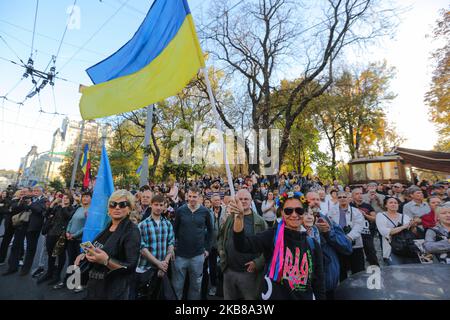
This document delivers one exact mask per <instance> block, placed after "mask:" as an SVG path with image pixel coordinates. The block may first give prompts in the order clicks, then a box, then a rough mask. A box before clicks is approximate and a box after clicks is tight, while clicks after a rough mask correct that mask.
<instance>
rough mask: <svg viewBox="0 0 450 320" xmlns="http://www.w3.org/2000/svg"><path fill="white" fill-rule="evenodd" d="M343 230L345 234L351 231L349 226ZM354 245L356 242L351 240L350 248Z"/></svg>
mask: <svg viewBox="0 0 450 320" xmlns="http://www.w3.org/2000/svg"><path fill="white" fill-rule="evenodd" d="M342 229H343V230H344V233H345V234H349V233H350V231H352V227H350V226H345V227H343V228H342ZM355 244H356V240H352V246H354V245H355Z"/></svg>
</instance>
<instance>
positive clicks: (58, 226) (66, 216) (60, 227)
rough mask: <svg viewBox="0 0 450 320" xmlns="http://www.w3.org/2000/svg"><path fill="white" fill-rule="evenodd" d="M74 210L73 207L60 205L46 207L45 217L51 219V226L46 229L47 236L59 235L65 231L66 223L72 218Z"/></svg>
mask: <svg viewBox="0 0 450 320" xmlns="http://www.w3.org/2000/svg"><path fill="white" fill-rule="evenodd" d="M73 213H74V211H73V207H72V206H69V207H65V208H63V207H61V206H55V207H53V208H50V209H48V217H47V219H51V226H50V229H49V231H48V235H49V236H58V237H59V236H61V234H63V233H65V231H66V228H67V224H68V223H69V221H70V218H72V215H73Z"/></svg>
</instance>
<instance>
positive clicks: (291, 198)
mask: <svg viewBox="0 0 450 320" xmlns="http://www.w3.org/2000/svg"><path fill="white" fill-rule="evenodd" d="M278 204H279V206H278V207H279V210H280V211H281V216H282V218H281V221H280V222H279V223H278V224H277V226H276V227H275V228H270V229H267V230H266V231H264V232H261V233H258V234H256V235H253V236H245V234H244V232H243V229H244V218H243V217H244V210H243V208H242V204H241V203H240V201H239V199H236V200H235V201H234V202H231V203H230V208H231V213H232V214H234V225H233V231H234V237H233V238H234V246H235V248H236V249H237V250H238V251H239V252H242V253H263V254H264V257H265V261H266V265H265V269H264V270H265V274H266V276H265V282H266V284H267V285H266V290H264V291H265V292H263V294H262V295H261V297H262V299H263V300H269V299H270V300H313V299H317V300H322V299H325V282H324V273H323V256H322V249H321V248H320V245H319V243H318V242H317V241H316V240H315V239H312V238H311V237H309V236H308V235H307V233H306V232H304V231H303V232H302V231H301V230H302V223H303V215H304V213H305V211H306V210H308V203H307V201H306V199H305V197H304V196H303V194H302V193H301V192H289V193H283V194H282V195H281V196H280V198H279V199H278Z"/></svg>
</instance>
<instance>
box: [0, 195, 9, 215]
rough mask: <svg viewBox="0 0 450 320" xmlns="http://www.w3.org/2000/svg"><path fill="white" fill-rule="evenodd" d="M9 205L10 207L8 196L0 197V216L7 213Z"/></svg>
mask: <svg viewBox="0 0 450 320" xmlns="http://www.w3.org/2000/svg"><path fill="white" fill-rule="evenodd" d="M2 204H3V205H2ZM10 207H11V199H9V198H5V199H1V200H0V216H4V215H7V214H9V208H10Z"/></svg>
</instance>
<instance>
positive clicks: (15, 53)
mask: <svg viewBox="0 0 450 320" xmlns="http://www.w3.org/2000/svg"><path fill="white" fill-rule="evenodd" d="M0 39H1V40H2V41H3V42H4V43H5V45H6V46H7V47H8V49H9V50H11V52H12V53H14V55H15V56H16V57H17V59H18V60H19V61H20V62H22V65H23V66H26V65H25V62H23V60H22V59H21V58H20V57H19V55H18V54H17V52H16V51H14V49H13V48H11V46H10V45H9V44H8V42H7V41H6V39H5V38H3V37H2V36H1V35H0Z"/></svg>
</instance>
